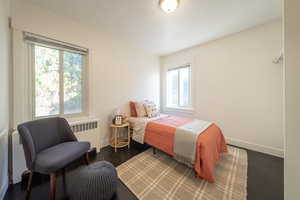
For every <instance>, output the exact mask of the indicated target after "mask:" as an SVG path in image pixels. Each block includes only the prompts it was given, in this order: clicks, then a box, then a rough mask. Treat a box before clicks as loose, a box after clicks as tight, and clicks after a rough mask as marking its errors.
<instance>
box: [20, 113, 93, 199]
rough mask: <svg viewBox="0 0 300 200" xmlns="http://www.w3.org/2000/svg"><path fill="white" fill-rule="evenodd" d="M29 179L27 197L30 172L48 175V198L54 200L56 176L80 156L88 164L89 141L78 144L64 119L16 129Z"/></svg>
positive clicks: (48, 119)
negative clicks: (21, 144)
mask: <svg viewBox="0 0 300 200" xmlns="http://www.w3.org/2000/svg"><path fill="white" fill-rule="evenodd" d="M18 132H19V134H20V138H21V141H22V143H23V149H24V154H25V160H26V165H27V168H28V170H29V171H30V177H29V181H28V185H27V196H28V195H29V193H30V190H31V182H32V175H33V173H34V172H38V173H41V174H49V175H50V182H51V183H50V187H51V191H50V199H51V200H54V199H55V191H56V175H57V172H58V171H60V170H63V174H64V169H65V167H66V166H67V165H68V164H70V163H71V162H73V161H75V160H77V159H79V158H81V157H82V156H84V158H85V161H86V163H87V164H88V154H87V152H88V150H89V149H90V143H89V142H78V141H77V139H76V137H75V135H74V134H73V132H72V130H71V128H70V126H69V124H68V122H67V120H65V119H63V118H59V117H56V118H47V119H41V120H36V121H31V122H27V123H24V124H21V125H19V126H18Z"/></svg>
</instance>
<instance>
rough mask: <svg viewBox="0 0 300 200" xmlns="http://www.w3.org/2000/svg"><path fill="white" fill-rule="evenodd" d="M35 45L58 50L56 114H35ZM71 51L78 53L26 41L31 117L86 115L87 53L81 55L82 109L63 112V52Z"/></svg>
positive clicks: (73, 116) (77, 116)
mask: <svg viewBox="0 0 300 200" xmlns="http://www.w3.org/2000/svg"><path fill="white" fill-rule="evenodd" d="M35 46H41V47H46V48H50V49H56V50H58V51H59V114H56V115H47V116H41V117H38V116H36V98H35V91H36V90H35ZM64 51H67V52H72V53H78V52H76V51H71V50H68V49H62V48H56V47H54V46H48V45H44V44H35V43H28V59H29V71H30V73H29V74H30V75H31V78H29V80H30V83H29V88H31V89H30V92H31V95H30V100H29V102H31V103H32V104H31V113H32V116H31V117H32V119H43V118H49V117H65V118H79V117H84V116H87V115H88V110H87V108H88V105H87V104H88V97H87V96H88V88H87V70H88V69H87V68H88V56H89V55H88V54H86V55H82V56H83V63H82V83H81V84H82V85H81V87H82V102H81V106H82V108H81V109H82V111H81V112H80V113H72V114H64V84H63V61H64V60H63V59H64V58H63V52H64Z"/></svg>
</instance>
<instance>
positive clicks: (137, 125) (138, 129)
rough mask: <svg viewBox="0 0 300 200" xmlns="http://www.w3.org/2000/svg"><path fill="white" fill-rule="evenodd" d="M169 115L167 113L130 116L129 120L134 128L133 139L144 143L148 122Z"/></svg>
mask: <svg viewBox="0 0 300 200" xmlns="http://www.w3.org/2000/svg"><path fill="white" fill-rule="evenodd" d="M164 117H168V115H166V114H162V113H161V114H159V115H158V116H156V117H152V118H149V117H129V118H128V122H129V124H130V127H131V128H132V129H133V134H132V139H133V140H134V141H136V142H138V143H141V144H144V136H145V130H146V126H147V123H148V122H149V121H152V120H157V119H160V118H164Z"/></svg>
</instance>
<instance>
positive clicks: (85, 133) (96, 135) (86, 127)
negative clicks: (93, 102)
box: [69, 119, 101, 152]
mask: <svg viewBox="0 0 300 200" xmlns="http://www.w3.org/2000/svg"><path fill="white" fill-rule="evenodd" d="M69 123H70V126H71V128H72V130H73V132H74V133H75V135H76V137H77V139H78V140H79V141H88V142H90V143H91V147H95V148H97V151H98V152H99V151H100V147H101V145H100V128H99V120H98V119H87V120H78V121H69Z"/></svg>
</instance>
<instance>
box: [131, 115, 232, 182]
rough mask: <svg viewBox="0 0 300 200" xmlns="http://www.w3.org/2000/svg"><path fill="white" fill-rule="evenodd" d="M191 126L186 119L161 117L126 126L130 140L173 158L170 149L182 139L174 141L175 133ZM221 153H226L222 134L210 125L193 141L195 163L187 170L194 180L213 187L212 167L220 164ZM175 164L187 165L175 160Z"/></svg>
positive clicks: (189, 120)
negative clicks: (186, 126)
mask: <svg viewBox="0 0 300 200" xmlns="http://www.w3.org/2000/svg"><path fill="white" fill-rule="evenodd" d="M191 122H192V119H189V118H182V117H177V116H170V115H165V114H160V115H158V116H157V117H153V118H147V117H130V118H129V123H130V126H131V128H132V129H133V135H132V138H133V140H135V141H137V142H139V143H142V144H143V143H147V144H149V145H151V146H152V147H154V148H157V149H159V150H161V151H163V152H165V153H167V154H169V155H171V156H173V157H174V158H176V153H175V151H174V148H175V147H176V145H177V148H178V144H176V142H178V140H182V138H181V139H178V138H177V139H176V134H178V131H177V130H178V129H179V127H182V126H185V125H186V124H190V123H191ZM177 137H178V136H177ZM175 149H176V148H175ZM224 152H227V145H226V142H225V139H224V136H223V134H222V131H221V129H220V128H219V127H218V126H217V125H215V124H213V123H210V124H209V125H208V126H207V127H205V128H204V129H203V130H202V131H201V134H199V135H197V137H196V138H195V156H194V159H195V160H194V162H193V163H192V166H191V165H190V167H193V168H194V170H195V175H196V177H198V178H201V179H205V180H207V181H209V182H210V183H214V182H215V176H214V165H215V164H216V163H217V162H218V161H219V160H220V156H221V153H224ZM176 160H178V161H180V162H183V163H184V164H187V163H186V162H185V161H183V160H180V159H178V158H176ZM187 165H188V164H187ZM188 166H189V165H188Z"/></svg>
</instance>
